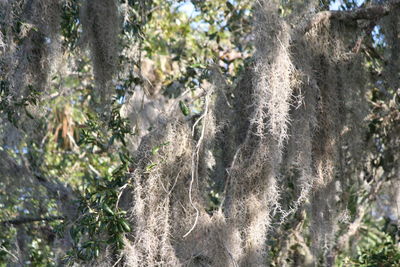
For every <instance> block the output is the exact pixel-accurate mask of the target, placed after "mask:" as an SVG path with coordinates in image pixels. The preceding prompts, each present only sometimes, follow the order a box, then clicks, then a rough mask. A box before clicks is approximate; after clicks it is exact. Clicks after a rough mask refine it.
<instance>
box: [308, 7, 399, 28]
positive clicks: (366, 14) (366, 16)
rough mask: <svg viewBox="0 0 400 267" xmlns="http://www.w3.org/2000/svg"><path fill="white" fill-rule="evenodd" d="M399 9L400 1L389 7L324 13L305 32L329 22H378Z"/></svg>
mask: <svg viewBox="0 0 400 267" xmlns="http://www.w3.org/2000/svg"><path fill="white" fill-rule="evenodd" d="M398 7H400V1H393V2H392V3H390V4H388V5H375V6H370V7H363V8H358V9H355V10H349V11H336V10H335V11H322V12H319V13H317V14H316V15H315V17H314V18H313V19H312V20H311V21H310V23H309V24H308V25H307V27H306V29H305V32H308V31H310V30H311V29H312V28H314V27H315V26H317V25H319V24H321V23H324V22H326V21H328V20H338V21H343V22H354V21H357V20H377V19H380V18H382V17H384V16H387V15H388V14H389V13H390V12H392V11H393V10H394V9H395V8H398Z"/></svg>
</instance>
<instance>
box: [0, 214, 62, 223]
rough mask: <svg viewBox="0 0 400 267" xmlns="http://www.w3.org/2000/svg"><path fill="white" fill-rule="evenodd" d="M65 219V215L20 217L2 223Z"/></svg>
mask: <svg viewBox="0 0 400 267" xmlns="http://www.w3.org/2000/svg"><path fill="white" fill-rule="evenodd" d="M64 219H65V218H64V217H63V216H48V217H18V218H15V219H11V220H6V221H1V222H0V224H2V225H7V224H13V225H20V224H24V223H32V222H41V221H46V222H51V221H57V220H64Z"/></svg>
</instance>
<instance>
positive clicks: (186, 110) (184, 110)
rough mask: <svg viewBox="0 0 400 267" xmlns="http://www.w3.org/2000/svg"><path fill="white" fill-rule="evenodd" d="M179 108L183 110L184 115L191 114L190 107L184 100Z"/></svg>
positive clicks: (180, 102)
mask: <svg viewBox="0 0 400 267" xmlns="http://www.w3.org/2000/svg"><path fill="white" fill-rule="evenodd" d="M179 108H180V109H181V111H182V114H183V115H185V116H188V115H189V114H190V109H189V107H188V106H187V105H186V104H185V103H184V102H183V101H182V100H181V101H179Z"/></svg>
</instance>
